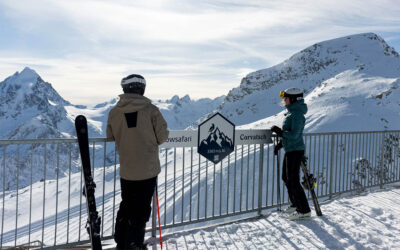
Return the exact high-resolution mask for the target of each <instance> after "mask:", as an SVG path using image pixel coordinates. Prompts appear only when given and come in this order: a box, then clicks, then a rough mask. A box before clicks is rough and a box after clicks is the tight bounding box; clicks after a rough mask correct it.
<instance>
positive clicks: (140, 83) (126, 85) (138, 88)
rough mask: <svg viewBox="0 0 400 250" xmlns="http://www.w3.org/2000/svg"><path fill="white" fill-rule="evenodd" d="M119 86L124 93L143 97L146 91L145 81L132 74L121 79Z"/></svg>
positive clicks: (141, 77)
mask: <svg viewBox="0 0 400 250" xmlns="http://www.w3.org/2000/svg"><path fill="white" fill-rule="evenodd" d="M121 86H122V89H123V91H124V93H133V94H139V95H143V94H144V90H145V89H146V80H145V79H144V77H143V76H141V75H137V74H132V75H129V76H127V77H125V78H122V80H121Z"/></svg>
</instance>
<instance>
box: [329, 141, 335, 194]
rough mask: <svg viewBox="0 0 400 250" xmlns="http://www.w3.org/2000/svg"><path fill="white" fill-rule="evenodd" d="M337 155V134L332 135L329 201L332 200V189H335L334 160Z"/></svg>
mask: <svg viewBox="0 0 400 250" xmlns="http://www.w3.org/2000/svg"><path fill="white" fill-rule="evenodd" d="M334 154H335V134H332V135H331V163H330V171H329V199H332V195H333V193H332V189H333V159H334Z"/></svg>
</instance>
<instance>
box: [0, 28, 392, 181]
mask: <svg viewBox="0 0 400 250" xmlns="http://www.w3.org/2000/svg"><path fill="white" fill-rule="evenodd" d="M289 87H298V88H301V89H304V90H305V102H306V103H307V105H308V110H309V111H308V113H307V114H306V127H305V132H336V131H365V130H369V131H370V130H398V129H400V101H399V100H400V56H399V54H398V53H397V52H396V51H395V50H394V49H393V48H392V47H390V46H389V45H388V44H387V43H386V42H385V41H384V40H383V39H382V38H381V37H379V36H378V35H376V34H373V33H365V34H357V35H351V36H346V37H342V38H337V39H333V40H328V41H324V42H320V43H317V44H314V45H312V46H310V47H308V48H306V49H304V50H302V51H300V52H298V53H296V54H294V55H293V56H292V57H290V58H289V59H287V60H285V61H284V62H282V63H280V64H278V65H276V66H273V67H270V68H267V69H262V70H258V71H256V72H253V73H250V74H248V75H247V76H246V77H244V78H243V79H242V81H241V83H240V85H239V86H238V87H237V88H234V89H232V90H231V91H229V93H228V95H227V96H221V97H218V98H215V99H209V98H203V99H199V100H191V99H190V97H189V96H184V97H182V98H180V97H178V96H174V97H172V98H171V99H169V100H165V101H162V100H153V103H154V104H155V105H156V106H158V107H159V108H160V110H161V112H162V114H163V115H164V117H165V119H166V120H167V122H168V125H169V128H170V129H175V130H180V129H185V128H187V127H191V128H196V127H197V124H199V123H201V122H202V121H204V120H205V119H206V118H207V117H210V116H211V115H213V114H214V113H216V112H220V113H221V114H222V115H224V116H225V117H227V118H228V119H229V120H231V121H232V122H233V123H235V124H236V125H237V128H239V129H240V128H242V129H243V128H247V129H258V128H262V129H266V128H270V127H271V126H272V125H278V126H281V124H282V121H283V119H284V114H285V113H286V111H285V108H283V107H282V106H281V105H280V103H281V99H280V97H279V92H280V91H281V90H284V89H287V88H289ZM117 101H118V98H114V99H112V100H110V101H107V102H104V103H100V104H98V105H96V106H94V107H93V108H87V107H84V106H80V105H73V104H71V103H70V102H68V101H66V100H64V99H63V98H62V97H61V96H60V95H59V94H58V93H57V91H55V90H54V89H53V87H52V86H51V84H50V83H47V82H45V81H44V80H43V79H42V77H40V76H39V75H38V74H37V73H36V72H35V71H34V70H32V69H30V68H25V69H24V70H23V71H21V72H20V73H19V72H17V73H15V74H14V75H12V76H10V77H7V78H6V79H5V80H4V81H3V82H0V139H2V140H4V139H36V138H73V137H75V131H74V125H73V123H74V119H75V117H76V116H77V115H78V114H83V115H85V116H86V117H87V118H88V126H89V136H90V137H104V136H105V129H106V121H107V115H108V112H109V110H110V109H111V108H112V107H113V106H114V105H115V104H116V103H117ZM218 136H219V135H217V137H218ZM20 150H21V152H20V153H21V155H22V154H23V153H24V152H29V150H34V153H38V155H40V154H43V152H42V151H43V150H42V149H40V148H39V147H36V146H32V147H30V148H26V147H21V148H20ZM47 150H48V151H47V155H48V156H47V157H48V158H49V159H48V160H47V162H56V161H57V159H56V158H55V157H54V156H55V155H57V154H56V150H60V152H63V153H64V154H67V153H68V150H69V149H68V147H65V146H64V147H60V148H59V149H57V147H55V145H50V146H49V147H48V149H47ZM96 150H99V151H102V148H101V147H99V148H98V149H96ZM76 153H77V151H76V150H75V151H73V154H76ZM102 153H103V152H98V153H96V155H97V154H102ZM6 154H7V161H8V162H10V163H12V162H14V163H15V164H17V163H16V159H15V156H16V155H17V154H18V151H17V148H8V149H7V152H6ZM9 156H10V157H9ZM113 156H114V151H113V149H110V148H109V147H107V154H106V164H109V163H110V162H112V160H113V159H114V158H113ZM13 157H14V158H13ZM24 157H25V158H24ZM24 157H21V159H19V160H20V163H19V164H20V173H19V174H20V175H21V176H25V177H24V180H25V181H21V183H20V185H25V184H26V183H27V180H28V177H27V176H28V175H29V162H30V159H29V158H27V157H28V156H24ZM65 157H67V156H65ZM65 159H68V157H67V158H65ZM66 161H67V160H66ZM101 164H102V162H101ZM11 165H12V164H11ZM36 165H37V169H36V170H37V172H38V173H39V174H38V176H35V177H34V178H33V179H34V181H37V180H40V179H41V178H43V177H42V176H41V175H40V173H43V168H44V166H43V165H44V164H43V159H38V160H37V162H36ZM98 165H100V163H99V164H96V166H98ZM74 166H78V163H76V162H74V163H73V167H74ZM59 168H60V170H62V172H63V173H66V171H67V168H68V166H67V165H62V166H61V165H60V167H59ZM72 171H73V172H74V171H78V169H77V168H76V169H75V168H73V170H72ZM47 174H48V175H49V176H48V178H50V179H51V178H54V177H55V176H56V172H55V170H52V171H51V172H50V171H48V172H47ZM1 175H2V172H1V171H0V178H1ZM16 175H17V171H16V169H15V168H9V169H7V172H6V179H7V181H6V183H7V187H9V188H12V187H13V186H15V176H16Z"/></svg>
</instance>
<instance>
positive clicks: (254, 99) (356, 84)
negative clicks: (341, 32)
mask: <svg viewBox="0 0 400 250" xmlns="http://www.w3.org/2000/svg"><path fill="white" fill-rule="evenodd" d="M399 78H400V57H399V54H398V53H397V52H396V51H395V50H394V48H392V47H390V46H389V45H388V44H387V43H386V42H385V41H384V40H383V39H382V38H381V37H379V36H378V35H376V34H374V33H364V34H356V35H350V36H345V37H341V38H337V39H332V40H328V41H324V42H320V43H316V44H314V45H312V46H310V47H308V48H306V49H304V50H302V51H300V52H298V53H296V54H294V55H293V56H291V57H290V58H289V59H287V60H285V61H284V62H282V63H280V64H278V65H276V66H273V67H270V68H267V69H262V70H258V71H255V72H252V73H250V74H248V75H247V76H246V77H244V78H243V79H242V81H241V83H240V86H238V87H237V88H234V89H232V90H231V91H229V93H228V95H227V96H226V98H225V99H224V101H223V102H222V104H221V105H220V106H219V107H218V108H217V110H216V111H215V112H220V113H222V114H223V115H224V116H226V117H227V118H228V119H230V120H231V121H232V122H234V123H235V124H236V125H239V126H240V125H241V126H243V127H246V128H269V127H270V125H271V124H273V125H281V122H282V119H283V114H284V113H285V111H282V109H283V108H282V106H281V99H280V97H279V92H280V91H282V90H285V89H287V88H290V87H298V88H300V89H303V90H304V91H305V100H306V103H307V104H308V105H309V112H308V114H307V115H306V118H307V123H308V124H307V126H306V131H309V132H324V131H327V132H328V131H346V129H347V130H348V131H349V130H352V131H355V130H384V129H399V128H400V125H399V124H400V123H399V112H398V110H400V106H399V105H398V101H397V100H398V99H396V97H397V89H398V88H397V85H398V83H397V81H398V79H399ZM336 84H337V85H340V88H341V90H346V91H347V92H346V91H343V92H341V91H339V90H340V89H338V88H337V87H336V88H335V85H336ZM328 86H329V87H328ZM389 92H390V93H391V95H389V96H387V95H385V94H382V93H389ZM349 93H351V94H352V96H353V100H352V98H351V95H349ZM360 95H361V96H360ZM322 96H324V98H321V99H319V98H318V97H322ZM376 96H382V99H376V98H373V97H376ZM328 99H329V100H328ZM343 100H348V103H352V104H353V106H349V105H348V106H346V108H345V109H344V110H343V112H349V113H350V114H352V113H358V114H359V115H357V116H354V117H358V118H357V119H358V120H359V119H360V117H366V118H365V119H362V120H364V123H357V119H350V117H349V114H347V113H341V114H340V113H337V112H331V111H332V110H335V103H336V102H337V101H343ZM384 100H385V102H383V101H384ZM357 103H364V106H362V105H361V106H362V107H359V106H358V104H357ZM378 103H380V104H379V105H380V109H382V108H383V110H379V109H377V105H378ZM321 107H326V108H321ZM323 110H325V111H327V110H329V111H330V112H325V113H321V111H323ZM368 110H370V111H371V112H368V113H366V111H368ZM372 111H373V112H372ZM316 114H318V115H316ZM333 114H335V117H333ZM390 114H392V115H390ZM211 115H212V114H209V115H207V116H205V117H203V118H201V119H200V120H199V122H201V121H202V120H205V119H206V118H207V117H210V116H211ZM343 117H344V118H345V119H342V118H343ZM368 117H370V118H368ZM266 120H268V122H266ZM370 120H371V121H370ZM342 121H343V122H345V123H348V124H353V125H352V126H351V127H348V128H345V127H340V126H338V125H340V123H341V122H342ZM375 121H379V122H375ZM384 121H387V122H384ZM367 125H369V126H367Z"/></svg>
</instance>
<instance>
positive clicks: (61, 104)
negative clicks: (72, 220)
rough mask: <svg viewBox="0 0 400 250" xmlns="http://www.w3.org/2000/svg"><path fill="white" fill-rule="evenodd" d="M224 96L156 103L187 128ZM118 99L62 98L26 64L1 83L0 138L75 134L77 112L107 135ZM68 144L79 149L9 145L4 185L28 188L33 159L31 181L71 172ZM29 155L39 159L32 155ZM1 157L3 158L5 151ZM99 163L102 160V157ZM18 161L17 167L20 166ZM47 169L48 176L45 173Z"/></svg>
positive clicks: (96, 133)
mask: <svg viewBox="0 0 400 250" xmlns="http://www.w3.org/2000/svg"><path fill="white" fill-rule="evenodd" d="M223 98H224V97H223V96H222V97H219V98H216V99H214V100H211V99H208V98H204V99H200V100H191V99H190V97H189V96H185V97H183V98H179V97H178V96H174V97H173V98H172V99H171V100H166V101H161V100H159V101H153V103H154V104H155V105H157V106H158V107H159V108H160V110H161V112H162V113H163V115H164V117H165V119H166V120H167V123H168V125H169V128H170V129H175V130H177V129H184V128H186V127H188V126H189V125H190V124H192V123H193V122H194V121H196V120H197V119H198V118H199V117H201V116H204V115H205V114H207V113H209V112H212V111H213V110H215V109H216V107H217V106H218V105H220V104H221V102H222V99H223ZM118 99H119V98H118V97H117V98H114V99H112V100H110V101H108V102H104V103H101V104H98V105H96V106H94V107H86V106H81V105H73V104H71V103H69V102H68V101H66V100H64V99H63V98H62V97H61V96H60V95H59V94H58V93H57V91H56V90H55V89H54V88H53V87H52V86H51V84H50V83H47V82H45V81H44V80H43V79H42V78H41V77H40V76H39V75H38V74H37V73H36V72H35V71H34V70H32V69H30V68H25V69H24V70H22V71H21V72H20V73H19V72H16V73H15V74H14V75H12V76H10V77H8V78H6V79H5V80H4V81H3V82H0V140H1V139H3V140H4V139H38V138H40V139H48V138H74V137H75V127H74V120H75V117H76V116H77V115H85V116H86V117H87V120H88V127H89V137H91V138H93V137H105V133H106V125H107V124H106V123H107V117H108V113H109V111H110V109H111V108H112V107H113V106H114V105H115V104H116V102H117V101H118ZM70 147H73V148H72V150H71V151H72V152H71V154H72V156H76V155H77V154H78V150H77V147H76V145H72V146H71V145H69V144H57V145H55V144H53V145H48V146H47V147H44V146H43V145H36V144H35V145H33V144H28V145H21V146H20V147H18V146H8V147H7V149H6V151H5V155H6V159H7V162H8V164H7V166H8V167H7V168H6V173H5V178H6V188H7V189H13V188H15V187H16V186H17V185H18V187H24V186H26V185H28V184H29V183H30V173H29V170H30V166H31V162H33V165H34V169H35V170H36V171H34V174H33V176H32V179H33V182H36V181H39V180H41V179H54V178H56V175H57V174H60V175H61V177H62V176H65V175H66V173H67V172H68V171H69V170H68V168H69V164H68V162H69V160H68V158H69V152H70ZM3 149H4V148H1V150H3ZM102 150H103V148H101V147H96V152H97V151H99V152H98V153H99V154H104V152H103V151H102ZM100 151H101V152H100ZM57 152H58V154H57ZM106 154H107V157H106V159H105V161H106V164H111V163H113V160H114V146H110V147H107V152H106ZM31 155H34V156H36V157H37V158H36V159H31ZM45 155H46V157H45ZM18 156H19V157H18ZM0 157H1V158H0V159H2V157H3V154H2V153H0ZM45 158H46V160H45ZM58 161H59V162H60V164H59V170H60V171H59V173H57V171H56V170H55V167H51V168H50V169H47V171H45V168H46V167H48V166H45V165H46V164H45V163H46V162H47V163H51V164H52V166H54V165H55V164H57V162H58ZM96 161H97V159H96ZM99 161H100V160H99ZM100 163H101V164H103V163H104V162H103V160H101V162H99V164H100ZM99 164H95V165H96V166H98V165H99ZM71 165H72V170H71V171H72V172H77V171H79V170H80V168H79V166H80V164H79V161H76V162H74V161H73V162H72V163H71ZM16 166H19V167H18V170H17V167H16ZM44 172H45V173H46V176H43V173H44ZM2 176H3V171H0V179H2ZM16 176H19V177H20V181H19V183H17V181H16Z"/></svg>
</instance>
